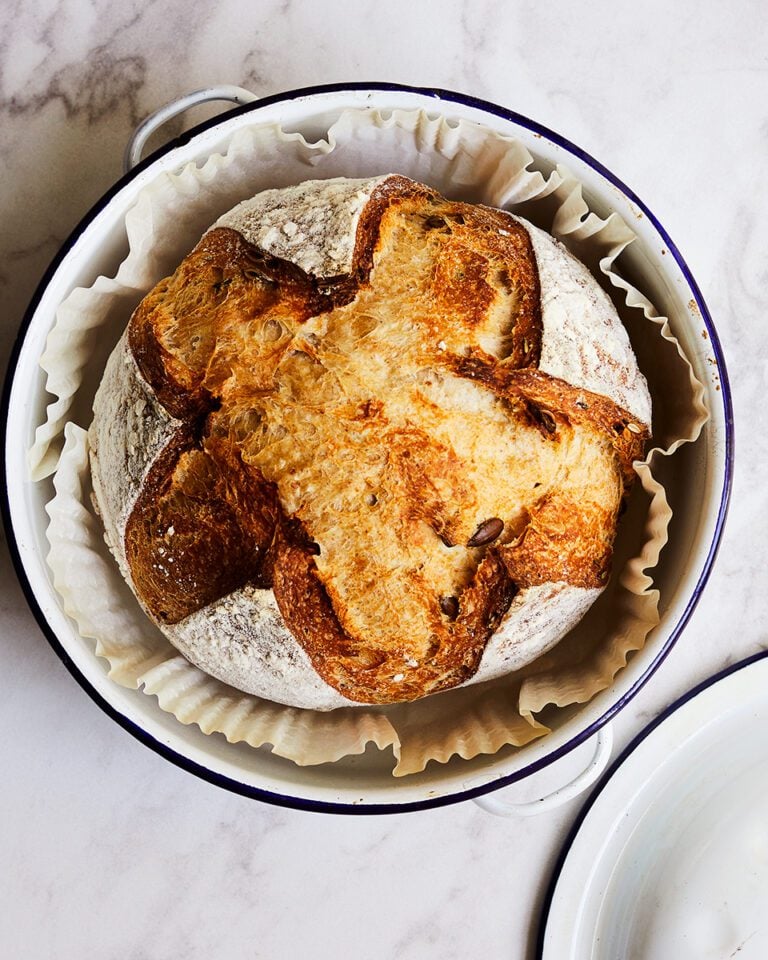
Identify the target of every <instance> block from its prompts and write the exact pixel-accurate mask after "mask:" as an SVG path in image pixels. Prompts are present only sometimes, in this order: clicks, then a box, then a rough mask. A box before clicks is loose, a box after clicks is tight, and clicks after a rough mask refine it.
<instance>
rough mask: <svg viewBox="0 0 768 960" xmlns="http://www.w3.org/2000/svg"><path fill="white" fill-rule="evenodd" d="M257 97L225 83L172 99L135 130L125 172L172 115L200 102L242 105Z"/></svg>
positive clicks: (124, 163) (124, 160)
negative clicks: (224, 101) (156, 131)
mask: <svg viewBox="0 0 768 960" xmlns="http://www.w3.org/2000/svg"><path fill="white" fill-rule="evenodd" d="M257 99H258V97H257V96H256V95H255V94H253V93H251V92H250V91H249V90H244V89H243V88H242V87H233V86H230V85H228V84H224V85H223V86H218V87H205V89H203V90H193V91H192V93H188V94H186V96H183V97H178V98H177V99H176V100H171V102H170V103H166V104H165V105H164V106H162V107H160V109H159V110H155V112H154V113H150V115H149V116H148V117H147V118H146V120H142V122H141V123H140V124H139V125H138V127H136V129H135V130H134V131H133V134H132V135H131V139H130V140H129V141H128V144H127V146H126V148H125V154H124V155H123V170H124V171H125V173H128V171H129V170H133V168H134V167H135V166H136V164H137V163H138V162H139V161H140V160H141V154H142V152H143V150H144V146H145V145H146V142H147V140H148V139H149V138H150V136H151V135H152V134H153V133H154V132H155V130H157V128H158V127H161V126H162V125H163V124H164V123H165V122H166V121H167V120H170V119H171V118H172V117H176V116H178V115H179V114H180V113H184V111H185V110H189V108H190V107H194V106H197V104H199V103H207V102H208V101H209V100H226V101H228V102H229V103H235V104H237V105H238V106H240V105H241V104H244V103H253V101H254V100H257Z"/></svg>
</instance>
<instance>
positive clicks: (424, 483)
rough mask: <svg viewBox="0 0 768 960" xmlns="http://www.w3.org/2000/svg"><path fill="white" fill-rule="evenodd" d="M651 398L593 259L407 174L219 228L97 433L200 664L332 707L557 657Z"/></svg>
mask: <svg viewBox="0 0 768 960" xmlns="http://www.w3.org/2000/svg"><path fill="white" fill-rule="evenodd" d="M650 422H651V408H650V399H649V395H648V390H647V387H646V383H645V380H644V378H643V376H642V374H641V373H640V372H639V370H638V368H637V363H636V361H635V357H634V355H633V353H632V350H631V347H630V344H629V340H628V337H627V334H626V331H625V330H624V328H623V326H622V324H621V322H620V320H619V318H618V316H617V314H616V311H615V309H614V307H613V305H612V303H611V301H610V299H609V298H608V296H607V295H606V294H605V293H604V291H603V290H602V289H601V287H600V286H599V285H598V283H597V282H596V281H595V279H594V278H593V277H592V276H591V275H590V274H589V272H588V271H587V269H586V268H585V267H584V266H583V265H582V264H581V263H579V262H578V261H577V260H575V259H574V258H573V257H572V256H571V255H570V254H569V253H568V252H567V251H566V249H565V248H564V247H563V246H562V245H561V244H560V243H558V242H557V241H555V240H554V239H553V238H552V237H550V236H549V235H548V234H545V233H543V232H542V231H541V230H539V229H537V228H536V227H534V226H532V225H531V224H529V223H527V222H525V221H524V220H521V219H519V218H517V217H515V216H513V215H511V214H509V213H506V212H504V211H500V210H494V209H491V208H488V207H483V206H477V205H472V204H467V203H458V202H452V201H447V200H445V199H444V198H443V197H441V196H439V195H438V194H437V193H436V192H435V191H434V190H433V189H431V188H429V187H427V186H424V185H422V184H418V183H415V182H414V181H412V180H409V179H407V178H405V177H402V176H398V175H389V176H384V177H378V178H373V179H366V180H347V179H337V180H327V181H309V182H306V183H303V184H300V185H298V186H296V187H289V188H285V189H280V190H268V191H266V192H264V193H261V194H259V195H258V196H256V197H254V198H253V199H251V200H247V201H245V202H243V203H241V204H240V205H239V206H238V207H236V208H235V209H234V210H232V211H230V212H229V213H228V214H226V215H225V216H223V217H222V218H221V219H220V220H219V221H218V222H217V223H216V224H215V225H214V226H213V227H212V228H211V229H210V230H209V231H208V232H207V233H206V234H205V236H204V237H203V238H202V240H201V241H200V243H199V244H198V245H197V246H196V247H195V249H194V250H193V251H192V252H191V253H190V254H189V255H188V256H187V257H186V258H185V259H184V261H183V262H182V263H181V264H180V266H179V267H178V269H177V270H176V272H175V273H174V274H173V276H171V277H168V278H167V279H165V280H163V281H161V282H160V283H159V284H158V285H157V286H156V287H155V288H154V289H153V290H152V291H151V292H150V293H149V294H148V295H147V296H146V297H145V299H144V300H143V301H142V303H141V304H140V305H139V307H138V308H137V309H136V311H135V313H134V315H133V317H132V318H131V321H130V324H129V326H128V329H127V331H126V333H125V335H124V336H123V337H122V339H121V340H120V342H119V344H118V346H117V347H116V349H115V350H114V352H113V354H112V356H111V358H110V360H109V363H108V365H107V368H106V371H105V374H104V378H103V381H102V383H101V386H100V388H99V391H98V393H97V396H96V400H95V404H94V420H93V423H92V426H91V429H90V434H89V440H90V449H91V466H92V476H93V487H94V501H95V504H96V507H97V509H98V511H99V513H100V515H101V517H102V519H103V523H104V528H105V533H106V540H107V543H108V545H109V547H110V549H111V550H112V552H113V554H114V556H115V557H116V559H117V561H118V563H119V565H120V568H121V571H122V573H123V576H124V577H125V579H126V580H127V582H128V583H129V585H130V586H131V588H132V590H133V591H134V593H135V594H136V597H137V598H138V600H139V601H140V603H141V605H142V606H143V608H144V609H145V611H146V612H147V614H148V615H149V616H150V617H151V618H152V620H154V621H155V623H157V624H158V625H159V627H160V628H161V629H162V631H163V632H164V633H165V634H166V635H167V637H168V638H169V639H170V640H171V642H172V643H173V644H174V645H175V646H176V647H177V648H178V649H179V650H180V651H181V652H182V653H183V654H184V655H185V656H186V657H187V658H188V659H189V660H191V661H192V662H193V663H195V664H197V665H198V666H199V667H200V668H201V669H203V670H204V671H206V672H207V673H209V674H211V675H212V676H214V677H217V678H219V679H221V680H223V681H225V682H226V683H228V684H231V685H233V686H234V687H237V688H238V689H240V690H243V691H246V692H248V693H253V694H256V695H258V696H261V697H265V698H268V699H270V700H274V701H277V702H280V703H284V704H290V705H293V706H298V707H307V708H312V709H319V710H328V709H333V708H336V707H339V706H349V705H350V704H387V703H395V702H400V701H408V700H414V699H417V698H419V697H423V696H426V695H428V694H432V693H436V692H438V691H442V690H446V689H449V688H451V687H456V686H459V685H461V684H466V683H472V682H477V681H480V680H487V679H491V678H493V677H496V676H499V675H502V674H505V673H509V672H511V671H513V670H515V669H518V668H519V667H521V666H522V665H524V664H526V663H528V662H530V661H531V660H533V659H534V658H536V657H537V656H540V655H541V654H542V653H543V652H544V651H546V650H548V649H549V648H550V647H552V646H553V645H554V644H555V643H557V641H558V640H560V639H561V638H562V636H563V635H564V634H565V633H566V632H567V631H568V630H569V629H570V628H571V627H572V626H574V624H575V623H577V622H578V620H579V619H580V618H581V617H582V616H583V615H584V613H585V612H586V610H587V609H588V608H589V606H590V605H591V604H592V603H593V602H594V600H595V599H596V597H597V596H598V595H599V594H600V592H601V590H602V589H603V588H604V586H605V583H606V580H607V578H608V575H609V570H610V562H611V554H612V545H613V540H614V536H615V533H616V524H617V519H618V516H619V512H620V510H621V507H622V503H623V500H624V498H625V497H626V495H627V492H628V489H629V486H630V485H631V483H632V480H633V470H632V462H633V460H635V459H638V458H640V457H641V456H642V454H643V450H644V445H645V443H646V441H647V439H648V437H649V430H650Z"/></svg>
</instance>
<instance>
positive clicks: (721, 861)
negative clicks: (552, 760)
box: [538, 653, 768, 960]
mask: <svg viewBox="0 0 768 960" xmlns="http://www.w3.org/2000/svg"><path fill="white" fill-rule="evenodd" d="M766 724H768V653H761V654H758V655H757V656H754V657H750V658H749V659H748V660H745V661H743V662H741V663H739V664H736V665H735V666H733V667H730V668H728V670H726V671H724V672H723V673H721V674H718V675H717V676H715V677H713V678H711V679H710V680H708V681H706V682H705V683H704V684H702V685H701V686H699V687H697V688H695V689H694V690H692V691H691V692H690V693H688V694H687V695H686V696H685V697H683V698H682V699H681V700H679V701H678V702H677V703H676V704H673V705H672V706H671V707H670V708H669V709H668V710H666V711H665V712H664V713H663V714H662V715H661V716H660V717H659V718H658V719H657V720H656V721H654V723H652V724H651V725H650V726H649V727H648V728H646V730H645V731H644V732H643V733H642V734H640V736H639V737H638V738H637V739H636V740H635V741H634V742H633V743H632V744H631V745H630V747H629V748H628V749H627V751H625V753H624V755H623V756H622V757H620V758H619V760H618V761H617V762H616V763H615V764H614V766H613V767H612V768H611V770H610V771H609V772H608V773H607V774H606V777H605V778H604V779H603V781H602V782H601V785H599V786H598V787H597V789H596V790H595V792H594V793H593V795H592V796H591V797H590V799H589V801H588V802H587V805H586V806H585V808H584V810H583V811H582V813H581V814H580V817H579V820H578V821H577V823H576V825H575V827H574V829H573V831H572V833H571V835H570V837H569V839H568V841H567V842H566V845H565V848H564V850H563V853H562V855H561V858H560V862H559V865H558V867H557V869H556V871H555V876H554V878H553V880H552V884H551V886H550V889H549V892H548V895H547V899H546V905H545V910H544V914H543V917H542V923H541V929H540V937H539V949H538V956H539V957H540V958H541V960H710V958H711V960H725V958H730V957H735V958H738V960H764V958H765V957H768V737H766V736H765V729H766Z"/></svg>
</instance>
